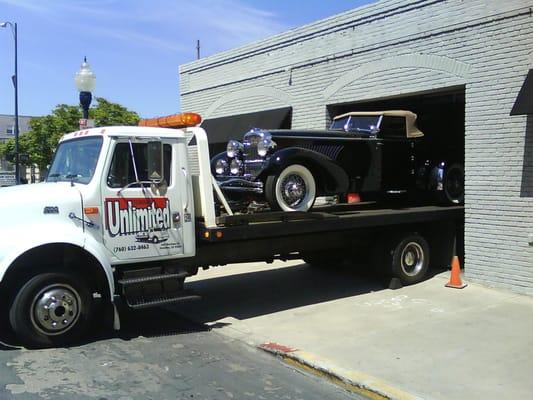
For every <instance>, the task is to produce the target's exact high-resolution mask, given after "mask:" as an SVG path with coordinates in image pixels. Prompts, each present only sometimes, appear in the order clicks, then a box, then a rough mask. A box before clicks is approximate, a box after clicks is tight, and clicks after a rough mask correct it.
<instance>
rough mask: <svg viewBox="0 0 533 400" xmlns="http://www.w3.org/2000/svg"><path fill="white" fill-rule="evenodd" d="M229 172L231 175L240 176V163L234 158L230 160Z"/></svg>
mask: <svg viewBox="0 0 533 400" xmlns="http://www.w3.org/2000/svg"><path fill="white" fill-rule="evenodd" d="M229 172H230V174H231V175H241V174H242V161H241V160H239V159H238V158H234V159H233V160H231V164H230V166H229Z"/></svg>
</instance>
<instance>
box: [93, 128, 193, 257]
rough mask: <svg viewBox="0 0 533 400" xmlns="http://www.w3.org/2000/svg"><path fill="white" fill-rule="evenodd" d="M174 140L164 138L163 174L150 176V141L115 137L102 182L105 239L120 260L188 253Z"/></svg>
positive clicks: (108, 247) (107, 246)
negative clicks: (155, 180)
mask: <svg viewBox="0 0 533 400" xmlns="http://www.w3.org/2000/svg"><path fill="white" fill-rule="evenodd" d="M172 147H173V146H172V143H170V142H166V143H165V142H163V147H162V148H163V160H164V167H163V177H162V178H163V179H162V181H161V183H160V184H153V183H151V182H150V180H149V177H148V155H147V153H148V142H147V141H141V140H138V139H136V140H135V141H134V142H132V140H130V139H128V138H124V139H116V140H115V141H114V145H113V146H111V154H110V156H109V157H108V159H109V160H108V165H107V168H106V171H107V173H106V174H104V179H103V182H102V199H103V209H104V219H105V221H104V227H103V231H104V232H103V238H104V243H105V246H106V248H107V249H108V250H109V251H111V252H112V253H113V254H114V256H115V257H116V258H117V259H118V260H134V259H142V258H147V257H150V258H159V257H161V258H163V257H168V256H179V255H183V248H184V247H183V232H182V224H181V205H182V199H181V196H182V193H181V192H180V190H179V189H180V186H181V185H180V184H179V177H177V176H172V174H171V171H176V170H177V168H172V163H174V162H176V160H175V159H174V158H175V157H173V156H172V155H173V151H172Z"/></svg>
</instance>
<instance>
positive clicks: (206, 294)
mask: <svg viewBox="0 0 533 400" xmlns="http://www.w3.org/2000/svg"><path fill="white" fill-rule="evenodd" d="M222 268H224V267H222ZM355 268H356V267H355ZM358 269H360V268H358ZM187 287H188V288H189V289H192V290H193V291H194V292H197V293H198V294H200V295H201V296H202V300H200V301H197V302H193V303H188V304H178V305H175V306H173V307H172V308H171V309H172V311H174V312H176V313H178V314H179V315H185V316H188V317H189V318H191V319H194V320H195V321H198V322H201V323H206V322H212V321H216V320H219V319H222V318H225V317H233V318H236V319H247V318H252V317H256V316H260V315H265V314H271V313H274V312H278V311H283V310H288V309H292V308H296V307H301V306H306V305H312V304H317V303H322V302H327V301H332V300H336V299H341V298H345V297H351V296H357V295H360V294H364V293H369V292H373V291H378V290H383V289H384V285H383V282H380V280H379V279H377V278H376V276H372V275H367V276H365V275H363V274H361V273H356V272H355V271H354V267H353V266H352V269H350V270H349V269H348V268H347V267H345V268H327V267H324V268H315V267H311V266H309V265H307V264H305V263H302V264H299V265H294V266H289V267H285V268H275V269H271V270H266V271H256V272H254V271H251V272H246V273H242V274H236V275H230V276H223V277H217V278H209V279H203V280H198V281H193V282H189V283H187Z"/></svg>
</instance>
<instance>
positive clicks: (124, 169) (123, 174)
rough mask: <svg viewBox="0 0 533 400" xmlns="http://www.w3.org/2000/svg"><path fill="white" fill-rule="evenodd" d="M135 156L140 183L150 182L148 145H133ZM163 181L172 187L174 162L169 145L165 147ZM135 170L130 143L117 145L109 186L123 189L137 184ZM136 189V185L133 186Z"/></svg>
mask: <svg viewBox="0 0 533 400" xmlns="http://www.w3.org/2000/svg"><path fill="white" fill-rule="evenodd" d="M132 146H133V154H134V156H135V166H136V167H137V174H138V176H139V181H149V179H148V162H147V150H148V146H147V144H146V143H133V144H132ZM163 160H164V161H163V164H164V165H163V179H164V180H165V182H166V183H167V184H168V185H170V184H171V182H170V165H171V162H172V147H171V146H170V145H169V144H165V145H163ZM135 181H136V179H135V168H134V167H133V159H132V157H131V150H130V144H129V143H117V145H116V146H115V152H114V153H113V160H112V161H111V167H110V168H109V173H108V175H107V185H108V186H109V187H110V188H114V189H116V188H123V187H124V186H126V185H128V184H130V183H133V182H135ZM132 187H135V185H132Z"/></svg>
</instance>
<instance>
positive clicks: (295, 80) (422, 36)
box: [180, 0, 533, 295]
mask: <svg viewBox="0 0 533 400" xmlns="http://www.w3.org/2000/svg"><path fill="white" fill-rule="evenodd" d="M532 9H533V0H506V1H505V2H504V1H501V0H489V1H487V0H468V1H464V0H448V1H444V0H443V1H434V0H420V1H406V0H388V1H380V2H377V3H375V4H372V5H369V6H366V7H363V8H360V9H356V10H353V11H348V12H346V13H343V14H339V15H337V16H334V17H331V18H328V19H325V20H322V21H318V22H316V23H313V24H309V25H306V26H303V27H301V28H298V29H295V30H292V31H288V32H285V33H282V34H280V35H276V36H274V37H271V38H268V39H265V40H263V41H259V42H255V43H252V44H250V45H247V46H244V47H241V48H237V49H234V50H230V51H226V52H223V53H220V54H217V55H214V56H212V57H207V58H205V59H202V60H198V61H196V62H193V63H189V64H186V65H182V66H181V67H180V82H181V83H180V90H181V104H182V107H183V109H184V110H194V111H198V112H200V113H205V112H207V113H208V114H209V117H217V116H224V115H232V114H240V113H244V112H251V111H257V110H265V109H271V108H276V107H278V106H286V105H291V106H292V107H293V127H295V128H301V127H306V128H323V127H324V126H325V125H326V118H327V112H326V105H327V104H335V103H340V102H348V101H359V100H365V99H379V98H386V97H390V96H396V95H401V94H413V93H418V92H425V91H428V90H433V89H437V88H443V87H451V86H457V85H464V86H465V88H466V114H465V130H466V131H465V135H466V139H465V170H466V171H465V172H466V204H465V209H466V215H465V218H466V225H465V268H466V273H467V278H468V279H469V280H472V281H479V282H484V283H485V284H488V285H494V286H499V287H505V288H509V289H512V290H514V291H517V292H521V293H527V294H529V295H533V247H532V246H529V245H528V233H533V187H532V185H533V116H530V117H525V116H515V117H510V116H509V112H510V109H511V107H512V105H513V103H514V101H515V99H516V96H517V94H518V91H519V89H520V86H521V85H522V82H523V80H524V77H525V75H526V74H527V71H528V70H529V69H530V68H533V11H532ZM289 78H291V79H289ZM528 118H529V120H528Z"/></svg>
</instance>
